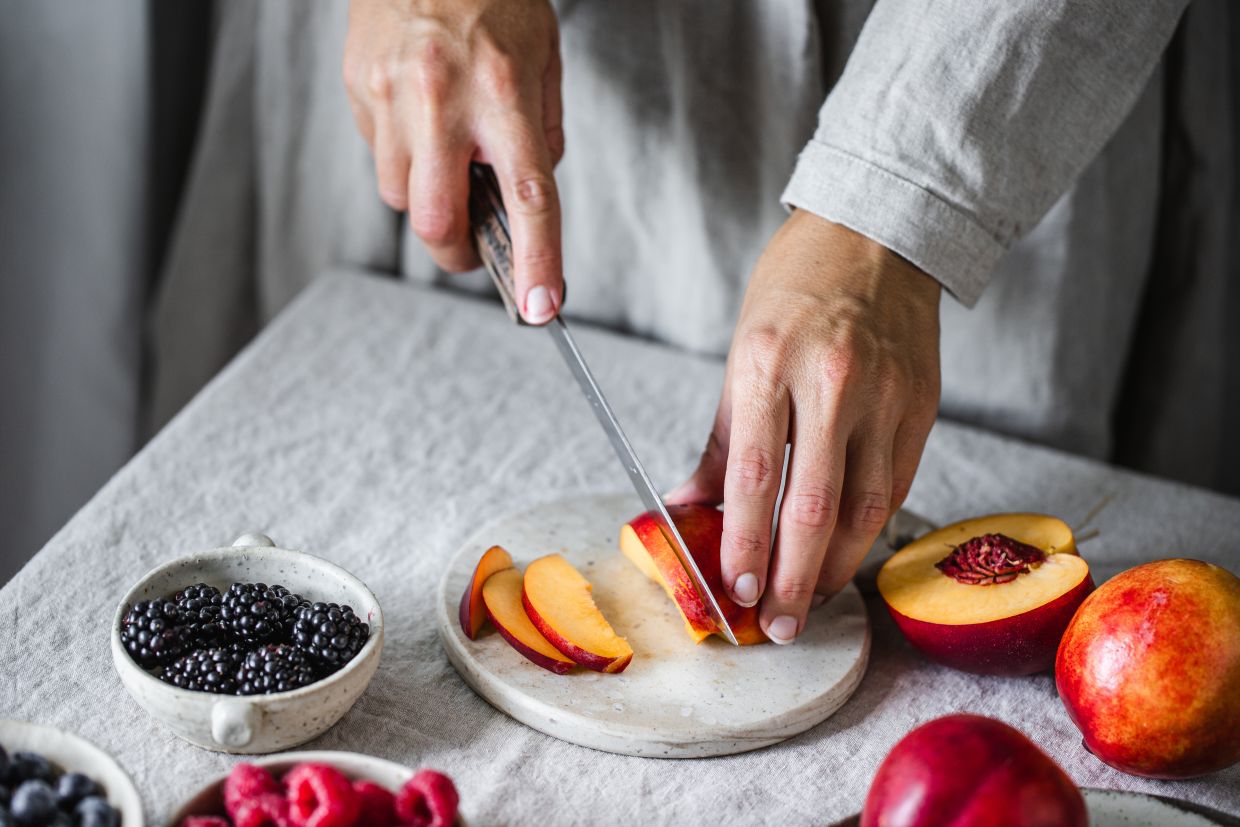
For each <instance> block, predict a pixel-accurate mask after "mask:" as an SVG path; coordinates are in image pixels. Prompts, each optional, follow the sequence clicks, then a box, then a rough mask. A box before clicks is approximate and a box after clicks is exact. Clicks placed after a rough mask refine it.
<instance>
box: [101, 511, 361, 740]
mask: <svg viewBox="0 0 1240 827" xmlns="http://www.w3.org/2000/svg"><path fill="white" fill-rule="evenodd" d="M238 581H240V582H251V583H268V584H272V585H274V584H279V585H281V586H284V587H286V588H288V589H289V590H291V591H293V592H296V593H298V594H300V595H302V596H303V597H305V598H306V599H307V600H310V601H312V602H319V601H321V602H324V603H340V604H348V605H350V606H352V607H353V611H354V612H356V613H357V615H358V617H360V618H362V619H363V620H365V621H366V622H367V623H369V624H370V639H369V640H367V641H366V645H365V646H363V647H362V651H360V652H359V653H358V654H357V655H356V656H355V657H354V658H353V659H352V660H351V661H349V662H348V663H347V664H346V665H345V666H344V668H342V669H341V670H340V671H339V672H336V673H334V674H332V675H329V676H328V677H326V678H324V679H322V680H320V681H316V682H315V683H312V684H310V685H309V686H304V687H302V688H301V689H295V690H293V691H291V692H277V693H274V694H271V695H249V696H238V695H214V694H211V693H207V692H193V691H190V690H188V689H180V688H178V687H175V686H173V685H171V684H168V683H164V682H163V681H161V680H160V679H159V678H157V677H155V676H154V675H152V674H151V673H150V672H147V671H146V670H145V669H143V668H142V667H141V666H139V665H138V664H137V663H136V662H134V660H133V659H132V658H130V657H129V653H128V652H126V651H125V647H124V645H123V644H122V643H121V619H122V618H124V616H125V613H126V612H128V611H129V609H130V607H131V606H133V604H135V603H137V602H139V601H142V600H150V599H152V598H155V597H162V596H166V595H169V594H172V593H173V592H176V591H178V590H179V589H183V588H185V587H186V586H189V585H190V584H192V583H207V584H209V585H212V586H215V587H217V588H219V589H221V590H223V589H226V588H227V587H228V585H229V584H230V583H233V582H238ZM382 649H383V611H382V610H381V609H380V608H379V601H378V600H376V599H375V596H374V594H372V593H371V591H370V589H368V588H366V586H365V585H364V584H363V583H362V582H361V581H360V580H358V579H357V578H356V577H354V576H353V575H351V574H349V573H348V572H347V571H345V570H344V569H342V568H340V567H339V566H337V565H335V564H334V563H329V562H328V561H326V560H323V559H322V558H319V557H315V556H313V555H310V554H306V553H304V552H300V551H290V550H288V549H283V548H276V547H275V543H273V542H272V541H271V539H270V538H268V537H266V536H264V535H262V534H246V535H244V536H242V537H239V538H238V539H237V541H236V542H234V543H233V545H232V547H231V548H218V549H213V550H211V551H203V552H199V553H198V554H191V555H189V556H187V557H182V558H180V559H179V560H174V561H172V562H171V563H167V564H166V565H163V566H160V567H159V568H157V569H155V570H154V571H152V572H150V573H149V574H147V575H146V576H145V577H143V578H142V579H141V580H140V581H138V584H137V585H136V586H134V587H133V588H132V589H130V590H129V593H128V594H126V595H125V597H124V598H123V599H122V600H121V602H120V605H119V606H118V607H117V610H116V616H115V617H114V618H113V620H112V662H113V663H114V664H115V666H116V671H117V672H118V673H119V674H120V677H121V683H123V684H124V685H125V689H127V690H128V691H129V694H130V695H132V696H133V698H134V700H136V701H137V702H138V703H139V704H140V705H141V706H142V707H143V708H145V709H146V711H147V712H149V713H150V714H151V715H152V716H153V717H154V718H155V719H156V720H158V721H160V722H161V723H163V724H164V725H165V726H167V727H168V728H169V729H171V730H172V731H173V732H175V733H176V734H177V735H179V736H180V737H182V738H184V739H185V740H186V741H189V742H190V743H191V744H196V745H197V746H200V747H203V748H205V749H209V750H213V751H216V752H230V753H235V754H239V755H254V754H260V753H268V752H279V751H280V750H285V749H289V748H290V747H295V746H297V745H298V744H304V743H305V742H306V741H309V740H311V739H312V738H315V737H317V736H319V735H321V734H322V733H323V732H325V731H326V730H327V729H328V728H329V727H331V725H332V724H334V723H336V721H338V720H340V718H341V717H342V716H343V715H344V714H345V713H346V712H347V711H348V710H349V708H350V707H351V706H353V704H354V702H355V701H357V699H358V697H360V696H361V694H362V692H363V691H364V690H365V689H366V686H367V684H369V683H370V679H371V678H372V677H374V674H375V670H376V669H378V668H379V656H380V653H381V652H382Z"/></svg>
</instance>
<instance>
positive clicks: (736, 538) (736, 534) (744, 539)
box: [726, 529, 771, 561]
mask: <svg viewBox="0 0 1240 827" xmlns="http://www.w3.org/2000/svg"><path fill="white" fill-rule="evenodd" d="M726 545H727V547H728V548H729V549H730V551H731V553H732V555H733V556H734V557H739V558H740V559H742V560H746V561H749V560H763V559H765V558H766V557H767V555H768V554H770V552H771V548H770V546H771V539H770V536H769V535H767V536H763V535H762V534H761V533H755V532H753V531H749V530H746V529H737V530H733V531H731V532H730V533H729V534H728V538H727V544H726Z"/></svg>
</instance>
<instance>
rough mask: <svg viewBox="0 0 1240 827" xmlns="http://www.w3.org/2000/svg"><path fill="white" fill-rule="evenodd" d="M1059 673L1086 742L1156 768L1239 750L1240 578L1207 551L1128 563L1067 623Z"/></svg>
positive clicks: (1104, 753) (1209, 760) (1208, 761)
mask: <svg viewBox="0 0 1240 827" xmlns="http://www.w3.org/2000/svg"><path fill="white" fill-rule="evenodd" d="M1055 682H1056V684H1057V686H1058V687H1059V697H1060V698H1062V699H1063V703H1064V706H1065V707H1067V710H1068V715H1069V716H1071V718H1072V720H1073V721H1074V722H1076V725H1077V726H1078V727H1079V728H1080V730H1081V733H1082V734H1083V735H1084V736H1085V746H1086V747H1087V748H1088V749H1089V751H1090V752H1092V753H1093V754H1094V755H1096V756H1098V758H1100V759H1102V760H1103V761H1104V762H1106V763H1107V764H1110V765H1111V766H1112V767H1115V768H1116V769H1118V770H1122V771H1124V772H1127V773H1132V774H1133V775H1143V776H1148V777H1150V778H1189V777H1192V776H1196V775H1204V774H1205V773H1208V772H1214V771H1215V770H1221V769H1223V768H1224V767H1228V766H1231V765H1232V764H1235V763H1236V762H1237V761H1240V578H1237V577H1236V576H1235V575H1234V574H1231V573H1230V572H1228V571H1227V570H1226V569H1223V568H1220V567H1218V566H1214V565H1211V564H1209V563H1203V562H1201V561H1199V560H1160V561H1158V562H1154V563H1146V564H1145V565H1142V566H1137V567H1136V568H1133V569H1129V570H1128V571H1125V572H1123V573H1121V574H1119V575H1116V576H1115V577H1113V578H1112V579H1110V580H1108V581H1107V582H1106V583H1104V584H1103V585H1102V587H1101V588H1099V589H1098V590H1097V591H1096V592H1094V593H1093V594H1092V595H1090V596H1089V598H1088V599H1087V600H1086V601H1085V603H1084V604H1083V605H1082V606H1081V608H1080V610H1079V611H1077V613H1076V616H1075V617H1074V618H1073V619H1072V623H1071V624H1070V625H1069V626H1068V630H1067V631H1066V632H1065V633H1064V636H1063V641H1062V642H1061V643H1060V645H1059V653H1058V656H1057V658H1056V661H1055Z"/></svg>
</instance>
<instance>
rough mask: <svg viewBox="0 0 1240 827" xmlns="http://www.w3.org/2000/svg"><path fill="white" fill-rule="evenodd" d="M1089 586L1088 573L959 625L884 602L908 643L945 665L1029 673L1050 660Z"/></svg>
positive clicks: (1047, 666) (994, 672) (1044, 667)
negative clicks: (1014, 608)
mask: <svg viewBox="0 0 1240 827" xmlns="http://www.w3.org/2000/svg"><path fill="white" fill-rule="evenodd" d="M979 588H986V587H984V586H979ZM998 588H1003V586H999V587H998ZM1093 590H1094V580H1093V577H1092V576H1086V578H1085V579H1084V580H1082V581H1081V582H1080V583H1079V584H1077V586H1076V587H1075V588H1073V589H1072V590H1071V591H1068V592H1065V593H1064V594H1062V595H1060V596H1059V597H1058V598H1056V599H1055V600H1053V601H1051V602H1050V603H1047V604H1045V605H1043V606H1041V607H1040V608H1037V609H1034V610H1032V611H1029V612H1025V613H1024V614H1019V615H1013V616H1012V617H1005V618H1003V619H1001V620H992V621H990V622H988V623H970V624H967V625H962V626H952V625H948V624H944V623H927V622H926V621H922V620H915V619H913V618H911V617H906V616H905V615H902V614H900V613H899V612H898V611H896V610H895V609H894V608H892V607H891V606H890V605H889V604H888V606H887V611H888V612H890V614H891V617H892V619H893V620H895V622H896V625H897V626H899V627H900V631H901V632H903V633H904V636H905V637H906V638H908V641H909V643H911V644H913V645H914V646H915V647H917V648H918V649H920V650H921V651H922V653H923V654H925V655H926V656H927V657H930V658H932V659H934V660H935V661H937V662H939V663H941V664H943V665H944V666H950V667H952V668H953V669H960V670H962V671H965V672H973V673H975V674H978V675H1009V676H1010V675H1033V674H1036V673H1038V672H1044V671H1046V670H1047V669H1050V668H1051V666H1052V665H1054V663H1055V650H1056V649H1057V648H1058V646H1059V639H1060V637H1061V636H1062V635H1063V630H1064V629H1066V628H1067V627H1068V624H1069V623H1070V622H1071V620H1072V615H1073V614H1075V613H1076V610H1077V607H1079V606H1080V605H1081V603H1082V602H1084V600H1085V598H1086V597H1088V596H1089V593H1090V592H1092V591H1093Z"/></svg>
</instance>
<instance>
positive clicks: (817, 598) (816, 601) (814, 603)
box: [809, 594, 827, 609]
mask: <svg viewBox="0 0 1240 827" xmlns="http://www.w3.org/2000/svg"><path fill="white" fill-rule="evenodd" d="M826 602H827V596H826V595H825V594H815V595H814V596H813V597H811V598H810V599H809V607H810V608H811V609H817V608H818V607H819V606H821V605H822V604H823V603H826Z"/></svg>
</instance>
